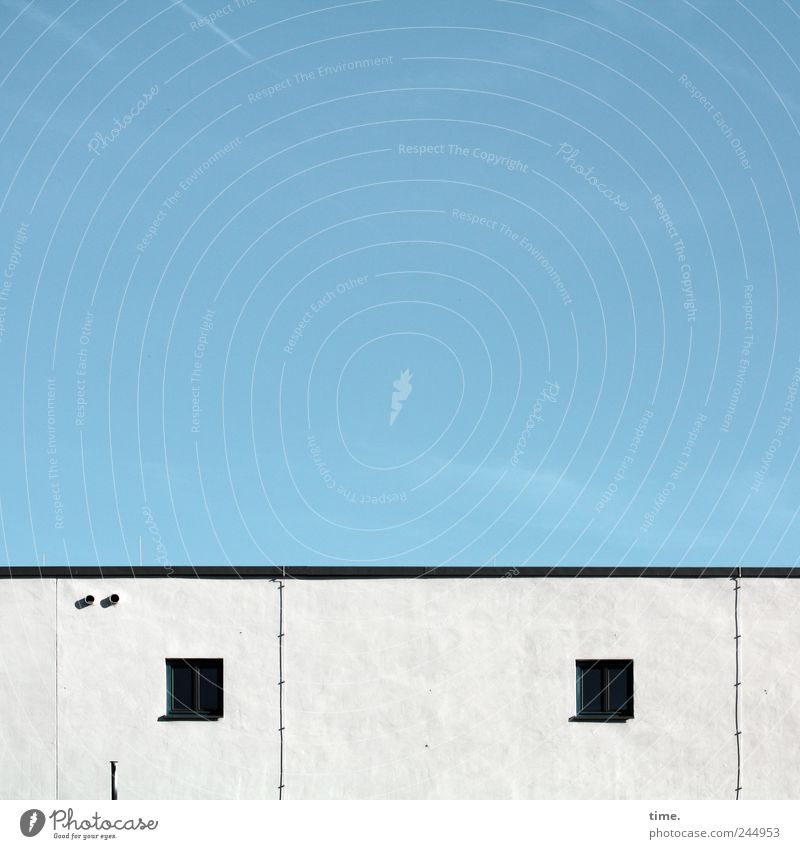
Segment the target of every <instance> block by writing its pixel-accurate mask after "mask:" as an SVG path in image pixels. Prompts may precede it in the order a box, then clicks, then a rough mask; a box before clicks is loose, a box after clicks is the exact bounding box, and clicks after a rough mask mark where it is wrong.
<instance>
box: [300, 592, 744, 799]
mask: <svg viewBox="0 0 800 849" xmlns="http://www.w3.org/2000/svg"><path fill="white" fill-rule="evenodd" d="M731 586H732V585H731V583H730V582H728V581H696V580H695V581H684V580H673V579H665V580H658V579H647V580H637V579H631V580H627V579H587V578H580V579H575V580H571V579H531V580H526V579H497V580H442V581H392V580H380V581H364V580H362V581H335V582H333V581H320V582H304V583H302V584H300V585H298V586H294V585H290V586H289V588H288V590H289V591H288V592H287V600H286V623H287V624H286V631H287V645H286V665H285V666H286V680H287V684H286V727H287V737H286V764H287V775H286V788H287V796H288V798H387V797H388V798H476V799H483V798H512V799H515V798H537V799H549V798H555V799H557V798H569V797H573V798H575V797H577V798H588V799H592V798H683V799H705V798H730V797H731V796H732V792H733V788H734V787H735V777H736V757H735V739H734V726H733V692H734V688H733V681H734V641H733V636H734V633H733V618H732V613H733V606H732V605H733V594H732V592H731ZM577 658H633V660H634V687H635V690H634V696H635V713H636V717H635V718H634V719H632V720H630V721H628V722H626V723H615V724H597V723H570V722H568V719H569V717H571V716H572V715H574V713H575V660H576V659H577Z"/></svg>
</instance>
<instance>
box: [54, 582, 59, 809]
mask: <svg viewBox="0 0 800 849" xmlns="http://www.w3.org/2000/svg"><path fill="white" fill-rule="evenodd" d="M55 598H56V604H55V632H56V633H55V649H56V657H55V663H54V670H55V679H56V680H55V686H56V697H55V699H54V702H55V714H56V715H55V744H56V756H55V768H56V799H58V578H56V586H55Z"/></svg>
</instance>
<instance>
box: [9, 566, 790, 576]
mask: <svg viewBox="0 0 800 849" xmlns="http://www.w3.org/2000/svg"><path fill="white" fill-rule="evenodd" d="M737 576H741V577H742V578H800V567H797V566H764V567H762V566H742V567H736V566H707V567H697V566H678V567H672V566H516V567H514V566H72V567H70V566H41V567H39V566H0V578H273V579H274V578H281V577H285V578H295V579H304V578H312V579H320V578H323V579H328V578H332V579H336V578H371V579H374V578H735V577H737Z"/></svg>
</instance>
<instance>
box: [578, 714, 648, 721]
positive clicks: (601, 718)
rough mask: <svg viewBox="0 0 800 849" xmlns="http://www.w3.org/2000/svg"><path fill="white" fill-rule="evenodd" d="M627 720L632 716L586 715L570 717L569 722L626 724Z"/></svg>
mask: <svg viewBox="0 0 800 849" xmlns="http://www.w3.org/2000/svg"><path fill="white" fill-rule="evenodd" d="M629 719H633V717H632V716H587V715H578V716H571V717H570V718H569V721H570V722H627V721H628V720H629Z"/></svg>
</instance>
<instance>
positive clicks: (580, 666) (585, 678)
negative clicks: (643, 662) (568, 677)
mask: <svg viewBox="0 0 800 849" xmlns="http://www.w3.org/2000/svg"><path fill="white" fill-rule="evenodd" d="M575 687H576V702H577V709H576V716H575V717H573V718H574V719H580V720H596V721H598V722H603V721H606V720H625V719H630V718H631V717H632V716H633V661H632V660H576V661H575Z"/></svg>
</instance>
